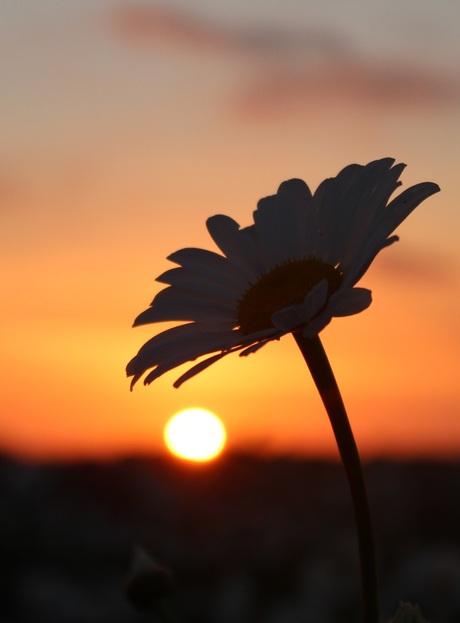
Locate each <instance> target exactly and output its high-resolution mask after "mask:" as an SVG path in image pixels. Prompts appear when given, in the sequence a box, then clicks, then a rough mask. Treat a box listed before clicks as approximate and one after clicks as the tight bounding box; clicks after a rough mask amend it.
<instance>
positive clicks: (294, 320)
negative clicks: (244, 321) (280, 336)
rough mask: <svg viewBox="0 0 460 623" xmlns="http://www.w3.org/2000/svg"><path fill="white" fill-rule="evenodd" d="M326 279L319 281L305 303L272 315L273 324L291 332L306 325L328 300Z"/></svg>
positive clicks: (281, 329) (286, 331)
mask: <svg viewBox="0 0 460 623" xmlns="http://www.w3.org/2000/svg"><path fill="white" fill-rule="evenodd" d="M327 291H328V284H327V281H326V279H323V280H322V281H321V282H320V283H318V284H317V285H316V286H315V287H314V288H313V289H312V290H311V291H310V292H309V293H308V294H307V296H306V297H305V300H304V302H303V303H300V304H298V305H291V306H290V307H285V308H284V309H280V310H279V311H277V312H276V313H274V314H273V316H272V317H271V320H272V323H273V325H274V326H275V327H276V328H277V329H279V330H280V331H284V332H285V333H289V332H290V331H294V330H295V329H297V328H298V327H301V326H303V325H305V324H306V323H307V322H309V321H310V320H311V319H312V318H313V316H315V315H316V314H317V313H318V312H319V311H320V309H321V308H322V307H324V305H325V303H326V300H327Z"/></svg>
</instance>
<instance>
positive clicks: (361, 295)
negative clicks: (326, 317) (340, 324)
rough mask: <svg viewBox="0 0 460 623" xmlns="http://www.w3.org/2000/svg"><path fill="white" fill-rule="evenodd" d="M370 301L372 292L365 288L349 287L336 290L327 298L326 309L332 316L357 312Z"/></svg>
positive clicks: (349, 314) (365, 307) (364, 307)
mask: <svg viewBox="0 0 460 623" xmlns="http://www.w3.org/2000/svg"><path fill="white" fill-rule="evenodd" d="M371 303H372V293H371V291H370V290H367V289H366V288H350V289H347V290H343V291H340V290H339V291H338V292H336V293H335V294H333V295H332V296H331V298H330V299H329V305H328V309H329V311H330V313H331V315H332V316H352V315H353V314H359V313H360V312H362V311H364V310H365V309H367V308H368V307H369V305H370V304H371Z"/></svg>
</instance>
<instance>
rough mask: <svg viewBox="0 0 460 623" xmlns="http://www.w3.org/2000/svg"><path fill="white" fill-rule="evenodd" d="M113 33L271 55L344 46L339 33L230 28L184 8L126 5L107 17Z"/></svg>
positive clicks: (331, 52) (335, 51) (335, 49)
mask: <svg viewBox="0 0 460 623" xmlns="http://www.w3.org/2000/svg"><path fill="white" fill-rule="evenodd" d="M111 22H112V26H113V27H114V30H115V32H116V33H117V34H118V35H119V36H122V37H124V38H125V39H126V40H130V41H137V42H140V43H150V44H155V45H162V44H165V43H168V44H171V45H175V46H178V47H179V46H180V47H182V48H186V49H188V50H190V49H195V50H201V51H204V52H213V53H234V54H245V55H251V56H259V55H264V54H267V55H273V54H287V53H288V54H306V53H309V54H311V53H321V55H323V56H330V55H333V56H336V55H338V54H342V53H344V51H345V48H346V47H347V46H346V45H345V41H344V40H343V39H342V37H340V36H339V35H336V34H332V33H329V32H322V31H320V30H318V29H315V28H312V29H305V28H302V29H280V28H276V27H272V28H270V27H265V28H264V27H257V28H248V27H247V28H244V29H243V28H240V29H238V28H235V27H234V28H231V27H228V26H225V25H223V24H217V23H214V22H211V21H207V20H205V19H203V18H200V17H197V16H196V15H192V14H191V13H187V12H185V11H179V10H177V9H176V10H174V9H166V8H154V7H146V6H140V5H139V6H135V5H130V6H126V7H119V8H118V9H117V10H116V11H115V12H114V13H113V14H112V17H111Z"/></svg>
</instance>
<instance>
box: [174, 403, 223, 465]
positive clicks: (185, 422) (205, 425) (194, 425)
mask: <svg viewBox="0 0 460 623" xmlns="http://www.w3.org/2000/svg"><path fill="white" fill-rule="evenodd" d="M226 438H227V435H226V432H225V428H224V425H223V423H222V421H221V420H220V419H219V418H218V417H217V415H215V414H214V413H212V412H211V411H207V410H206V409H197V408H193V409H184V410H183V411H180V412H179V413H176V415H174V416H173V417H172V418H171V419H170V420H169V421H168V423H167V424H166V426H165V429H164V439H165V443H166V446H167V447H168V449H169V450H170V452H172V453H173V454H174V455H176V456H178V457H180V458H183V459H188V460H190V461H209V460H211V459H213V458H215V457H216V456H217V455H218V454H220V452H221V451H222V449H223V447H224V445H225V441H226Z"/></svg>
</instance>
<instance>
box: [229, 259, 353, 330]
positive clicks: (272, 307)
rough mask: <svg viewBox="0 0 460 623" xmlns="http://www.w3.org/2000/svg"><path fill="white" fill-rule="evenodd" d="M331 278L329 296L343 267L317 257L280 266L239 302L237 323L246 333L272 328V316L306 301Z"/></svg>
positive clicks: (335, 287) (262, 278)
mask: <svg viewBox="0 0 460 623" xmlns="http://www.w3.org/2000/svg"><path fill="white" fill-rule="evenodd" d="M323 279H327V282H328V289H329V291H328V295H329V296H330V295H331V294H333V293H334V292H336V291H337V290H338V288H339V286H340V282H341V280H342V273H341V272H340V270H339V269H338V268H336V267H334V266H332V265H331V264H326V263H325V262H321V261H320V260H316V259H315V258H313V257H308V258H306V259H304V260H295V261H290V262H286V263H285V264H281V265H280V266H276V268H273V270H271V271H270V272H269V273H266V274H265V275H262V276H261V277H260V279H259V280H258V281H256V283H254V284H252V285H251V286H250V287H249V289H248V290H246V292H245V293H244V294H243V296H242V297H241V299H240V300H239V301H238V309H237V323H238V326H239V328H240V331H242V332H243V333H244V334H246V335H247V334H249V333H254V332H256V331H263V330H264V329H269V328H270V327H272V326H273V325H272V323H271V321H270V318H271V317H272V316H273V314H274V313H275V312H277V311H279V310H280V309H283V308H285V307H289V306H290V305H298V304H300V303H303V301H304V299H305V297H306V295H307V294H308V293H309V292H310V290H312V288H314V287H315V286H316V285H317V284H318V283H319V282H320V281H322V280H323Z"/></svg>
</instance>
